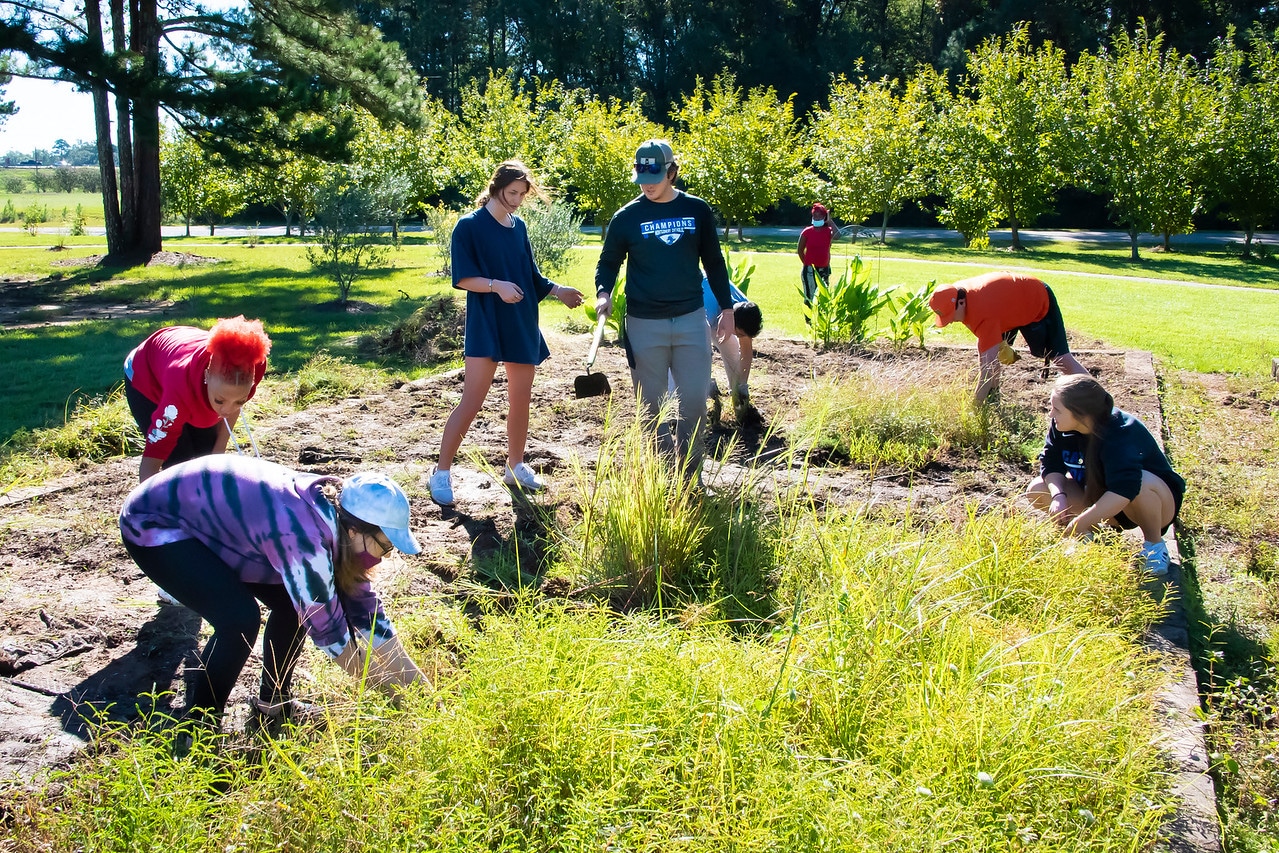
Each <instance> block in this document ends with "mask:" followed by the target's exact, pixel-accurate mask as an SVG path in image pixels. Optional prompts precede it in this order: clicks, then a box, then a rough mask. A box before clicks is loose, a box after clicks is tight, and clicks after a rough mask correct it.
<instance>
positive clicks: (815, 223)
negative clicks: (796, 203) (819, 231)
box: [813, 219, 826, 228]
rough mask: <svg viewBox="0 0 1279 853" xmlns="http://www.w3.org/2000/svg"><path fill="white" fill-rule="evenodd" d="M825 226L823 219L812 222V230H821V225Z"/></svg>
mask: <svg viewBox="0 0 1279 853" xmlns="http://www.w3.org/2000/svg"><path fill="white" fill-rule="evenodd" d="M825 224H826V220H825V219H814V220H813V227H814V228H821V227H822V226H823V225H825Z"/></svg>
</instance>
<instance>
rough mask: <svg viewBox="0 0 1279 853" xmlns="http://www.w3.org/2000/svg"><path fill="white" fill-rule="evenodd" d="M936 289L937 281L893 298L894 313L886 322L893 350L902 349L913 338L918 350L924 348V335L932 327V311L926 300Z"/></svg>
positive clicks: (934, 280)
mask: <svg viewBox="0 0 1279 853" xmlns="http://www.w3.org/2000/svg"><path fill="white" fill-rule="evenodd" d="M936 287H937V280H936V279H933V280H932V281H929V282H926V283H925V284H924V285H923V286H922V287H920V288H919V289H918V290H916V291H915V292H914V293H904V294H902V295H901V296H899V297H896V298H894V300H893V308H894V309H895V310H896V313H895V314H894V315H893V316H892V317H890V318H889V320H888V331H889V338H890V339H891V340H892V342H893V347H894V348H895V349H898V350H900V349H902V348H904V347H905V346H906V344H907V343H908V342H909V341H910V339H911V338H915V339H916V340H918V341H919V348H920V349H923V348H924V333H925V332H926V331H928V329H929V327H930V326H932V325H933V316H934V315H933V309H932V308H931V307H930V306H929V304H928V299H929V297H931V296H932V295H933V290H934V289H935V288H936Z"/></svg>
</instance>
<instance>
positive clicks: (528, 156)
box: [454, 74, 546, 197]
mask: <svg viewBox="0 0 1279 853" xmlns="http://www.w3.org/2000/svg"><path fill="white" fill-rule="evenodd" d="M535 89H536V86H535V85H530V84H526V83H524V82H522V81H517V80H515V79H514V75H510V74H490V75H489V77H488V79H487V80H484V81H483V82H481V81H480V80H472V81H471V83H470V85H468V86H467V87H466V88H464V89H463V90H462V108H461V123H462V129H463V134H462V135H460V136H459V137H458V139H457V140H456V141H455V143H454V147H455V148H457V149H459V151H460V152H465V156H464V157H463V160H462V163H463V165H462V170H461V173H460V174H459V177H460V178H461V180H462V186H463V191H464V192H465V193H466V195H467V196H468V197H474V196H476V195H478V194H479V192H480V190H482V189H483V188H484V186H485V185H486V183H487V182H488V179H489V177H490V176H491V175H492V174H493V169H494V168H496V166H497V164H498V163H501V162H502V161H503V160H511V159H516V160H522V161H524V163H525V165H527V166H528V167H529V168H531V169H533V170H534V171H535V172H536V171H538V169H539V168H540V167H541V165H542V161H543V160H544V154H545V152H546V148H545V142H546V140H544V139H543V138H542V136H541V135H540V134H539V133H538V128H537V122H536V121H535V113H536V109H535V101H534V96H533V91H534V90H535Z"/></svg>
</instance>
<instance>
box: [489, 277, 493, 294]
mask: <svg viewBox="0 0 1279 853" xmlns="http://www.w3.org/2000/svg"><path fill="white" fill-rule="evenodd" d="M492 292H493V279H491V278H490V279H489V293H492Z"/></svg>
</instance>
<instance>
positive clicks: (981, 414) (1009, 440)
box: [795, 361, 1043, 470]
mask: <svg viewBox="0 0 1279 853" xmlns="http://www.w3.org/2000/svg"><path fill="white" fill-rule="evenodd" d="M911 379H912V381H910V382H903V380H902V377H901V376H892V377H890V376H884V375H872V374H868V373H853V374H847V375H840V376H831V377H826V378H823V379H821V380H818V381H816V382H814V383H813V385H812V386H811V387H810V388H808V389H807V390H806V391H805V392H804V395H803V397H802V398H801V399H800V405H799V409H800V412H801V418H800V424H799V428H798V429H797V431H796V436H795V441H797V442H800V443H802V444H809V445H811V446H812V447H814V448H815V449H818V450H823V451H826V452H827V453H830V454H832V455H833V456H835V457H836V458H839V459H844V460H848V461H850V462H852V463H853V464H855V465H861V466H867V467H871V468H877V467H880V466H882V465H888V466H892V467H896V468H905V469H908V470H919V469H921V468H923V467H924V466H926V465H927V464H928V463H930V462H933V461H935V460H936V459H938V458H940V457H942V456H943V455H945V454H947V453H952V452H954V453H959V454H972V455H978V456H981V455H991V456H993V457H995V458H999V459H1005V460H1009V461H1015V462H1025V461H1027V460H1028V459H1030V458H1031V457H1032V456H1033V454H1034V453H1035V452H1036V451H1037V449H1038V448H1037V446H1036V443H1037V441H1038V440H1040V439H1041V437H1042V432H1043V425H1042V422H1041V420H1042V419H1041V418H1040V417H1039V416H1037V415H1035V414H1033V413H1031V412H1027V411H1024V410H1021V409H1019V408H1017V407H1016V406H1014V405H1011V404H1000V405H995V406H983V407H980V408H974V407H973V406H972V383H968V382H964V381H962V380H963V377H959V378H958V380H957V379H956V377H953V376H946V377H943V376H940V375H939V373H938V369H937V368H936V367H934V366H930V365H929V364H928V363H927V362H926V361H919V362H918V367H917V368H916V369H915V370H913V371H912V377H911Z"/></svg>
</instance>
